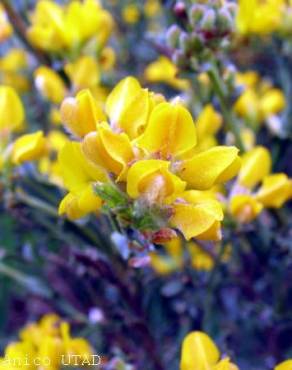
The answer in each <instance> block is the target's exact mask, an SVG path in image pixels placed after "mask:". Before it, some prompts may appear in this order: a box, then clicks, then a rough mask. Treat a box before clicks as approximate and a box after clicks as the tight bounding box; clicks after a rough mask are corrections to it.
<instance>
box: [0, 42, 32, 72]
mask: <svg viewBox="0 0 292 370" xmlns="http://www.w3.org/2000/svg"><path fill="white" fill-rule="evenodd" d="M25 67H27V55H26V53H25V51H24V50H23V49H20V48H12V49H10V50H9V51H8V52H7V53H6V54H5V55H4V56H3V57H2V58H0V70H1V71H5V72H16V71H18V70H20V69H23V68H25Z"/></svg>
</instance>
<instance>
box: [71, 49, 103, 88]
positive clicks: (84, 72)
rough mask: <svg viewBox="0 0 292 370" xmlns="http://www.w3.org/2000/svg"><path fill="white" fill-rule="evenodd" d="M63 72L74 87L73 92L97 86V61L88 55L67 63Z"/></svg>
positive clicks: (98, 76)
mask: <svg viewBox="0 0 292 370" xmlns="http://www.w3.org/2000/svg"><path fill="white" fill-rule="evenodd" d="M65 71H66V73H67V75H68V76H69V77H70V80H71V82H72V83H73V85H74V89H75V91H79V90H80V89H85V88H90V87H93V86H96V85H98V83H99V81H100V70H99V65H98V63H97V61H96V60H95V59H94V58H93V57H91V56H88V55H84V56H81V57H79V58H78V59H77V60H76V61H75V62H73V63H68V64H66V66H65Z"/></svg>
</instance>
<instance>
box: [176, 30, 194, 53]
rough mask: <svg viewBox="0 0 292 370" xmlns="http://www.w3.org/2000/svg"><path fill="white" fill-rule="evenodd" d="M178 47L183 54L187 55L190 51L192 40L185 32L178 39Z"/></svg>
mask: <svg viewBox="0 0 292 370" xmlns="http://www.w3.org/2000/svg"><path fill="white" fill-rule="evenodd" d="M179 46H180V49H181V50H182V52H183V53H184V54H187V53H188V52H189V51H190V50H191V49H192V40H191V38H190V36H189V35H188V34H187V33H186V32H183V33H181V35H180V37H179Z"/></svg>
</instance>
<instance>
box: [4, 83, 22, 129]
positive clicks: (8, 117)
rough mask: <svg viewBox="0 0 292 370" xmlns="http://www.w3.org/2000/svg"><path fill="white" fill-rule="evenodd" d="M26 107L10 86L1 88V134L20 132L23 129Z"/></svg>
mask: <svg viewBox="0 0 292 370" xmlns="http://www.w3.org/2000/svg"><path fill="white" fill-rule="evenodd" d="M23 122H24V107H23V105H22V102H21V100H20V98H19V96H18V95H17V93H16V92H15V90H14V89H13V88H12V87H10V86H0V132H13V131H19V130H21V129H22V128H23Z"/></svg>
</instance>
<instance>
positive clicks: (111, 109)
mask: <svg viewBox="0 0 292 370" xmlns="http://www.w3.org/2000/svg"><path fill="white" fill-rule="evenodd" d="M150 108H151V104H150V96H149V92H148V90H146V89H142V88H141V86H140V84H139V82H138V80H136V79H135V78H133V77H127V78H125V79H123V80H122V81H120V82H119V83H118V84H117V86H116V87H115V88H114V89H113V91H112V92H111V93H110V95H109V96H108V98H107V101H106V113H107V114H108V116H109V118H110V122H111V125H112V127H113V128H120V129H122V130H123V131H124V132H126V133H127V134H128V135H129V137H130V138H131V139H134V138H136V137H137V136H138V135H139V134H141V132H142V130H143V128H144V127H145V125H146V123H147V120H148V116H149V113H150Z"/></svg>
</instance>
